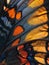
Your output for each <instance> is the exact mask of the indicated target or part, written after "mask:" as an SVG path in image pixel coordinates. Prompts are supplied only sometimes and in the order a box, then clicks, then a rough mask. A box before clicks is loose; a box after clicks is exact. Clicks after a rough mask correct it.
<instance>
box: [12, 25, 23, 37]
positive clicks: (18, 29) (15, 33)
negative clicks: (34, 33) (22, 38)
mask: <svg viewBox="0 0 49 65" xmlns="http://www.w3.org/2000/svg"><path fill="white" fill-rule="evenodd" d="M23 31H24V29H23V27H22V26H17V27H16V28H15V30H14V33H13V36H16V35H19V34H21V33H22V32H23Z"/></svg>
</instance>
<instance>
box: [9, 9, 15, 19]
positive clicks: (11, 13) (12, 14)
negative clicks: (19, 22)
mask: <svg viewBox="0 0 49 65" xmlns="http://www.w3.org/2000/svg"><path fill="white" fill-rule="evenodd" d="M15 14H16V12H15V9H14V8H12V9H10V10H9V11H8V15H9V17H10V18H12V19H13V18H15Z"/></svg>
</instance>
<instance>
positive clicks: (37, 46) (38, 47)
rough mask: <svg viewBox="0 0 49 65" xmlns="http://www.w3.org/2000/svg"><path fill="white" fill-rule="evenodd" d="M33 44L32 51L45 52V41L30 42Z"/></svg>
mask: <svg viewBox="0 0 49 65" xmlns="http://www.w3.org/2000/svg"><path fill="white" fill-rule="evenodd" d="M31 45H32V46H33V49H34V51H37V52H47V51H46V48H45V47H46V41H42V40H38V41H35V42H34V43H32V44H31Z"/></svg>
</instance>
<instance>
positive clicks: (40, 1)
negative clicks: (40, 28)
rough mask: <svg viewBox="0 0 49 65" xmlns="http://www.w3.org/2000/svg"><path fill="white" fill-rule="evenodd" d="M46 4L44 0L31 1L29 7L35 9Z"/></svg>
mask: <svg viewBox="0 0 49 65" xmlns="http://www.w3.org/2000/svg"><path fill="white" fill-rule="evenodd" d="M42 4H44V0H31V1H29V3H28V7H31V8H34V7H38V6H40V5H42Z"/></svg>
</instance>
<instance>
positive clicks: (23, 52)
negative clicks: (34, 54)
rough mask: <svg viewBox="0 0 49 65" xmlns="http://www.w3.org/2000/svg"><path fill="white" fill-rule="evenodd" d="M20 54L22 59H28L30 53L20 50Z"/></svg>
mask: <svg viewBox="0 0 49 65" xmlns="http://www.w3.org/2000/svg"><path fill="white" fill-rule="evenodd" d="M19 54H21V56H22V57H24V58H27V56H28V53H27V52H26V51H25V50H20V51H19Z"/></svg>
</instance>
